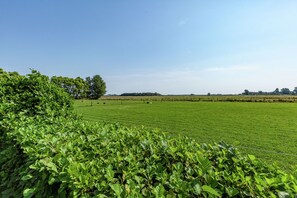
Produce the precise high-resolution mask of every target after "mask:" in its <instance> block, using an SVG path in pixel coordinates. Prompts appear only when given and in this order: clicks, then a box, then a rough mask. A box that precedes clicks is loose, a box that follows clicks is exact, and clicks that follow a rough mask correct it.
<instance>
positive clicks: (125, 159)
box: [0, 71, 297, 197]
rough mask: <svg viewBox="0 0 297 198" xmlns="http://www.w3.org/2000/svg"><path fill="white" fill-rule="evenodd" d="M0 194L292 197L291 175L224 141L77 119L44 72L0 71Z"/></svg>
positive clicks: (295, 191)
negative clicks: (205, 141) (210, 141)
mask: <svg viewBox="0 0 297 198" xmlns="http://www.w3.org/2000/svg"><path fill="white" fill-rule="evenodd" d="M0 98H1V103H0V167H1V170H0V180H1V181H0V192H1V194H0V196H1V197H295V196H296V195H297V179H296V175H292V174H287V173H285V172H283V171H281V170H280V169H278V168H277V167H274V166H271V165H267V164H264V163H262V162H261V161H259V160H258V159H257V158H256V157H255V156H253V155H242V154H240V153H239V152H238V151H237V149H236V148H234V147H232V146H231V145H227V144H226V143H224V142H220V143H214V144H198V143H196V142H195V141H194V140H192V139H190V138H187V137H179V138H168V136H167V135H166V134H165V133H163V132H161V131H159V130H157V129H155V130H151V129H146V128H141V127H139V128H126V127H122V126H120V125H119V124H99V123H89V122H86V121H82V119H81V118H80V117H79V116H77V115H75V113H73V111H72V100H71V98H70V97H69V96H68V95H67V93H65V92H64V91H63V90H62V89H61V88H59V87H57V86H56V85H54V84H52V83H50V81H49V78H48V77H47V76H44V75H41V74H40V73H39V72H37V71H32V73H31V74H28V75H26V76H22V75H19V74H17V73H9V72H2V73H1V74H0Z"/></svg>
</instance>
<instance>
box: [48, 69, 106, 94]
mask: <svg viewBox="0 0 297 198" xmlns="http://www.w3.org/2000/svg"><path fill="white" fill-rule="evenodd" d="M51 82H52V83H54V84H56V85H58V86H60V87H62V88H63V89H64V90H65V91H66V92H67V93H69V94H70V95H71V96H72V97H73V98H75V99H81V98H89V99H98V98H100V97H101V96H103V95H104V94H105V93H106V84H105V82H104V80H103V79H102V78H101V76H100V75H95V76H93V77H92V78H91V77H87V78H86V79H85V80H84V79H82V78H81V77H77V78H69V77H63V76H53V77H52V78H51Z"/></svg>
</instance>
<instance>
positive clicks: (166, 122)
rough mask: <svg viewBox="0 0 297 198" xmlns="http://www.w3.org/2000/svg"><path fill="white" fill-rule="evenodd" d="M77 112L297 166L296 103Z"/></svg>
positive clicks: (99, 107)
mask: <svg viewBox="0 0 297 198" xmlns="http://www.w3.org/2000/svg"><path fill="white" fill-rule="evenodd" d="M91 103H92V105H91ZM75 110H76V111H77V112H78V113H80V114H82V115H83V117H84V119H85V120H88V121H99V122H107V123H114V122H119V123H120V124H122V125H124V126H145V127H152V128H160V129H161V130H163V131H167V132H169V134H172V135H187V136H190V137H192V138H194V139H196V140H197V141H198V142H200V143H212V142H214V141H215V142H218V141H221V140H224V141H225V142H227V143H230V144H233V145H235V146H236V147H237V148H239V150H240V151H242V152H244V153H249V154H254V155H255V156H257V157H258V158H260V159H263V160H264V161H266V162H268V163H273V162H277V163H278V165H279V166H281V167H282V168H283V169H284V170H285V171H286V170H287V171H292V170H293V168H292V165H297V104H295V103H245V102H185V101H183V102H164V101H163V102H161V101H153V102H152V103H149V104H148V103H147V102H145V101H117V100H116V101H111V100H104V101H102V100H100V101H92V102H91V101H87V100H85V101H81V100H77V101H75ZM295 169H296V166H295Z"/></svg>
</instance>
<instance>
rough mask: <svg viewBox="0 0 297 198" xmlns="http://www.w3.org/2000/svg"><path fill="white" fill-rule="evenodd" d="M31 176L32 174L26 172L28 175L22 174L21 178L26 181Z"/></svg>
mask: <svg viewBox="0 0 297 198" xmlns="http://www.w3.org/2000/svg"><path fill="white" fill-rule="evenodd" d="M32 177H33V176H32V175H30V174H28V175H25V176H23V177H22V178H21V180H22V181H26V180H29V179H31V178H32Z"/></svg>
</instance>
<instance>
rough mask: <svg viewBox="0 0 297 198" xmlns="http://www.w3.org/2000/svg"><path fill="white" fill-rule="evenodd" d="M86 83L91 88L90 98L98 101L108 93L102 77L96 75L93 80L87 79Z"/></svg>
mask: <svg viewBox="0 0 297 198" xmlns="http://www.w3.org/2000/svg"><path fill="white" fill-rule="evenodd" d="M86 82H87V84H88V86H89V88H90V90H89V92H88V97H89V98H92V99H98V98H100V97H101V96H103V95H104V94H105V93H106V84H105V82H104V80H103V79H102V78H101V76H100V75H95V76H93V78H92V79H91V78H90V77H87V78H86Z"/></svg>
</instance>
